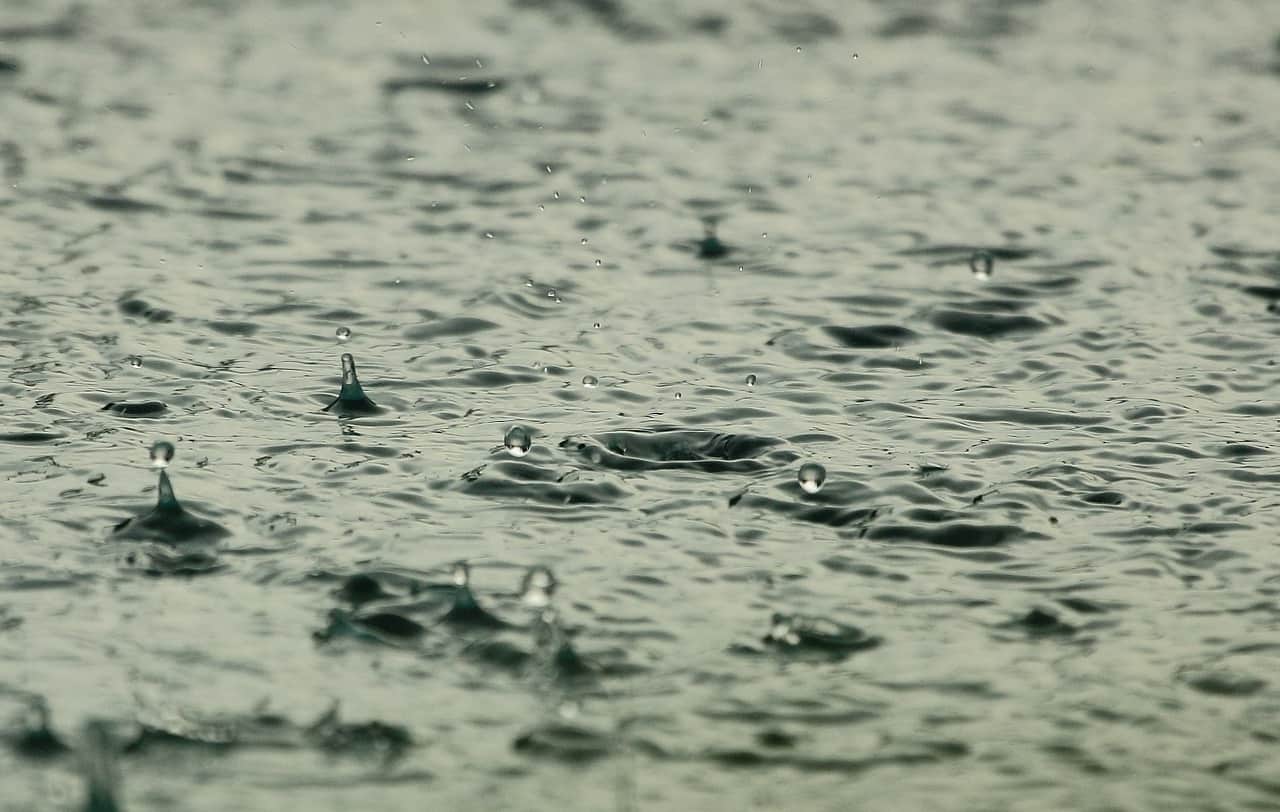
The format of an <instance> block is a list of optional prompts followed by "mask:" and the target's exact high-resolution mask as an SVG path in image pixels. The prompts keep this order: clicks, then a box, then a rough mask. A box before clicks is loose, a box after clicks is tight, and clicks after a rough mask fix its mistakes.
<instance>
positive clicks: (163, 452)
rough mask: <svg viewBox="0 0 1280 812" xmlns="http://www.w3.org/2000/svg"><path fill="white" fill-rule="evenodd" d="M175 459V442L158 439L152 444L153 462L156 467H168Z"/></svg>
mask: <svg viewBox="0 0 1280 812" xmlns="http://www.w3.org/2000/svg"><path fill="white" fill-rule="evenodd" d="M172 459H173V443H170V442H168V441H166V440H158V441H157V442H155V443H154V444H153V445H152V446H151V464H152V465H153V466H155V467H156V468H168V467H169V461H170V460H172Z"/></svg>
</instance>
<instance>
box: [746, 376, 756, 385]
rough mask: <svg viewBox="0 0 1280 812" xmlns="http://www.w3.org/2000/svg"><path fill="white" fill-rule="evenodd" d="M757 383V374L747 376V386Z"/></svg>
mask: <svg viewBox="0 0 1280 812" xmlns="http://www.w3.org/2000/svg"><path fill="white" fill-rule="evenodd" d="M755 385H756V376H755V375H748V376H747V386H755Z"/></svg>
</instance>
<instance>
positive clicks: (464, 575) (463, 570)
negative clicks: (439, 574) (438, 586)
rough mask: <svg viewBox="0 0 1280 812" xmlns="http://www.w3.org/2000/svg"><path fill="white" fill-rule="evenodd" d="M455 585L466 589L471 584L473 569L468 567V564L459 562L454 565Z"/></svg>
mask: <svg viewBox="0 0 1280 812" xmlns="http://www.w3.org/2000/svg"><path fill="white" fill-rule="evenodd" d="M452 578H453V585H454V586H457V587H464V586H466V585H467V584H469V583H471V567H469V566H467V562H465V561H459V562H458V563H456V564H454V565H453V575H452Z"/></svg>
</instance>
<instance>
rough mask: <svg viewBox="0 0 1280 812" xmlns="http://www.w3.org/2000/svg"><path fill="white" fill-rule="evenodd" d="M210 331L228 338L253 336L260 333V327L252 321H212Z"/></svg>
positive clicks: (209, 323)
mask: <svg viewBox="0 0 1280 812" xmlns="http://www.w3.org/2000/svg"><path fill="white" fill-rule="evenodd" d="M207 324H208V325H209V329H210V330H213V331H214V332H215V333H222V334H223V335H226V336H251V335H254V334H255V333H257V332H258V329H259V325H257V324H254V323H253V322H250V321H210V322H207Z"/></svg>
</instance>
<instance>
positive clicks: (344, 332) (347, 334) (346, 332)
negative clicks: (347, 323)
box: [334, 327, 351, 341]
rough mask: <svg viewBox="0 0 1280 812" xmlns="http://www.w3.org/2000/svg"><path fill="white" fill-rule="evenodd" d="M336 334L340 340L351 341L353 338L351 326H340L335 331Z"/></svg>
mask: <svg viewBox="0 0 1280 812" xmlns="http://www.w3.org/2000/svg"><path fill="white" fill-rule="evenodd" d="M334 335H336V336H337V337H338V340H339V341H349V340H350V339H351V328H350V327H339V328H338V331H337V332H336V333H334Z"/></svg>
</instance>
